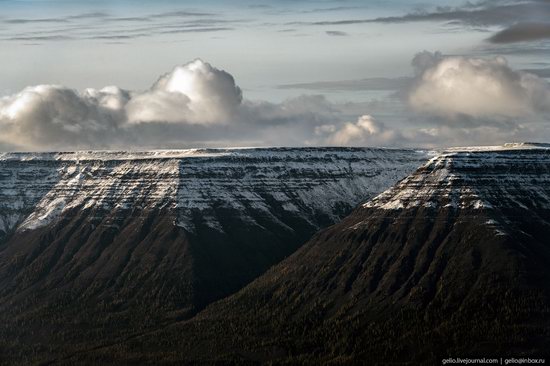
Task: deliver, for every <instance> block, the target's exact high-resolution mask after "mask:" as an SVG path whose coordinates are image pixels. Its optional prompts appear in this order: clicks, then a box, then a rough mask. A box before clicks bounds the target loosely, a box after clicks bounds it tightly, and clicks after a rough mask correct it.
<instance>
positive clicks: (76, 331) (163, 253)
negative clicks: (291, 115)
mask: <svg viewBox="0 0 550 366" xmlns="http://www.w3.org/2000/svg"><path fill="white" fill-rule="evenodd" d="M425 157H426V154H425V153H423V152H415V151H411V150H383V149H339V148H304V149H290V148H288V149H287V148H279V149H242V150H188V151H159V152H132V153H126V152H81V153H60V154H35V155H33V154H7V155H4V156H3V157H2V158H1V159H0V171H2V172H3V175H1V176H2V177H4V179H3V180H0V194H2V195H3V197H4V199H3V201H2V202H4V206H2V207H0V217H3V218H10V219H9V220H8V219H4V220H3V223H4V226H3V229H2V231H3V238H2V239H0V314H1V315H0V320H1V321H2V322H3V323H4V324H5V326H4V327H3V329H2V334H1V335H0V339H1V340H3V342H0V344H2V343H3V344H4V346H3V347H4V349H3V350H1V351H3V352H1V353H2V354H3V355H4V357H6V358H7V359H8V360H10V362H15V360H18V361H19V362H22V363H32V362H35V361H38V360H47V359H49V358H51V357H54V356H58V355H60V354H64V353H70V352H72V351H74V350H78V349H81V348H84V349H87V348H90V347H93V346H94V345H97V344H102V343H104V342H113V341H114V340H117V339H124V338H125V337H131V336H133V335H134V334H139V333H140V332H144V331H146V330H148V329H151V328H156V327H160V326H163V325H164V324H169V323H171V322H173V321H174V320H179V319H186V318H189V317H190V316H192V315H194V314H195V313H196V312H197V311H198V310H200V309H201V308H203V307H204V306H205V305H207V304H208V303H210V302H212V301H214V300H217V299H219V298H222V297H224V296H227V295H228V294H231V293H233V292H235V291H237V290H238V289H239V288H241V287H242V286H244V285H246V284H247V283H249V282H250V281H251V280H253V279H254V278H256V277H257V276H258V275H260V274H261V273H263V272H265V271H266V270H267V269H268V268H269V267H271V266H272V265H274V264H276V263H277V262H279V261H280V260H282V259H283V258H285V257H286V256H288V255H289V254H291V253H292V252H294V251H295V250H296V249H297V248H299V247H300V245H302V244H303V243H304V242H305V241H306V240H307V239H309V237H311V235H312V234H313V233H315V232H316V231H317V230H318V229H319V228H321V227H324V226H328V225H330V224H333V223H334V222H337V221H338V220H339V219H340V218H341V217H343V216H344V215H345V214H347V213H348V212H349V211H350V210H351V209H352V207H354V206H355V205H356V204H357V203H359V202H361V201H363V200H364V199H367V198H369V197H372V196H373V195H374V194H377V193H379V192H381V191H382V190H383V189H385V188H387V187H389V186H391V185H392V184H393V183H394V182H396V181H398V180H399V179H401V178H402V177H404V176H405V175H406V174H408V173H409V172H411V171H413V170H414V169H415V168H416V166H418V165H419V164H420V163H421V162H422V161H423V160H424V159H425ZM37 167H38V168H37ZM29 172H30V173H29ZM23 173H24V174H23ZM44 177H47V179H45V178H44ZM12 187H18V189H15V190H14V189H12ZM27 192H33V195H32V197H31V198H32V199H31V198H29V199H27V198H26V195H27V194H28V193H27Z"/></svg>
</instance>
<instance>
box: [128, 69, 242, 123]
mask: <svg viewBox="0 0 550 366" xmlns="http://www.w3.org/2000/svg"><path fill="white" fill-rule="evenodd" d="M241 101H242V93H241V89H240V88H239V87H238V86H236V85H235V80H234V79H233V77H232V76H231V75H230V74H229V73H227V72H225V71H223V70H218V69H216V68H214V67H212V66H211V65H210V64H208V63H205V62H203V61H201V60H195V61H193V62H191V63H188V64H187V65H184V66H178V67H176V68H174V70H172V72H170V73H168V74H166V75H164V76H162V77H161V78H160V79H159V80H158V81H157V82H156V83H155V85H153V87H152V88H151V89H150V90H149V91H147V92H145V93H142V94H138V95H136V96H135V97H134V98H132V100H131V101H130V102H129V103H128V105H127V111H128V119H129V122H131V123H138V122H174V123H197V124H202V123H210V124H219V123H224V122H227V120H228V119H229V118H230V117H231V116H232V115H234V113H235V112H236V110H237V108H238V107H239V106H240V104H241Z"/></svg>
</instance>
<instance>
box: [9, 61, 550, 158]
mask: <svg viewBox="0 0 550 366" xmlns="http://www.w3.org/2000/svg"><path fill="white" fill-rule="evenodd" d="M412 66H413V68H414V75H413V76H412V77H407V78H394V79H388V80H390V81H391V83H389V84H391V85H390V86H391V87H389V86H387V84H388V82H387V80H386V79H372V80H371V79H369V80H359V82H358V83H353V82H351V81H347V82H335V83H336V84H335V85H333V84H331V83H334V82H331V83H329V85H320V86H318V87H320V88H322V87H324V88H327V87H328V88H330V87H353V88H359V89H360V88H361V87H363V88H373V89H377V88H379V89H381V90H388V91H391V93H390V94H389V95H387V96H386V97H383V98H385V99H380V100H374V101H370V102H353V103H352V102H347V103H340V104H337V103H332V102H330V101H329V100H327V99H326V98H325V97H323V96H320V95H303V96H300V97H297V98H293V99H288V100H285V101H283V102H281V103H270V102H265V101H252V100H247V99H244V98H243V95H242V91H241V89H240V87H239V86H238V85H237V84H236V82H235V80H234V78H233V76H232V75H231V74H229V73H228V72H226V71H223V70H220V69H217V68H215V67H213V66H212V65H210V64H208V63H206V62H204V61H201V60H195V61H193V62H190V63H188V64H185V65H182V66H178V67H176V68H174V69H173V70H172V71H171V72H169V73H167V74H165V75H163V76H161V77H160V78H159V79H158V80H157V81H156V82H155V83H153V84H152V86H151V87H150V88H149V89H147V90H144V91H129V90H123V89H121V88H118V87H116V86H108V87H105V88H103V89H86V90H84V91H81V92H79V91H76V90H73V89H70V88H67V87H63V86H57V85H39V86H32V87H28V88H25V89H24V90H22V91H21V92H19V93H17V94H13V95H9V96H6V97H2V98H0V149H1V150H73V149H105V148H117V149H118V148H137V149H147V148H189V147H224V146H274V145H278V146H281V145H286V146H289V145H291V146H303V145H345V146H428V147H433V146H449V145H464V144H472V143H476V144H498V143H502V142H505V141H512V140H518V139H519V140H533V139H534V140H537V139H542V138H544V137H545V136H546V137H548V136H550V131H549V129H550V128H549V127H548V121H549V120H550V84H549V83H548V82H547V81H545V80H544V79H542V78H541V77H539V76H536V75H534V74H531V73H528V72H525V71H517V70H514V69H513V68H512V67H510V65H509V64H508V63H507V61H506V60H505V59H504V58H502V57H496V58H486V59H483V58H475V57H463V56H452V57H450V56H444V55H442V54H440V53H430V52H426V51H425V52H421V53H419V54H417V55H416V56H415V57H414V59H413V62H412ZM341 83H343V84H344V85H343V86H342V85H340V84H341ZM321 84H322V83H321ZM392 88H393V90H392ZM358 116H360V117H358ZM350 121H352V122H350Z"/></svg>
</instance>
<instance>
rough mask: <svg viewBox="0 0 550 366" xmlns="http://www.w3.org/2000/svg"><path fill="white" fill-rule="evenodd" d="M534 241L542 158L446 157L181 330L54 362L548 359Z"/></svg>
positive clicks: (546, 251) (541, 234) (544, 202)
mask: <svg viewBox="0 0 550 366" xmlns="http://www.w3.org/2000/svg"><path fill="white" fill-rule="evenodd" d="M548 238H550V151H549V150H548V149H542V148H541V149H528V148H521V147H510V149H485V150H474V149H471V150H470V151H453V152H449V153H446V154H442V155H441V156H438V157H436V158H434V159H432V160H431V161H430V162H428V163H427V164H426V165H424V166H423V167H421V168H420V169H418V170H417V171H416V172H415V173H414V174H412V175H410V176H409V177H407V178H406V179H404V180H402V181H401V182H399V184H397V185H396V186H394V187H393V188H391V189H389V190H388V191H386V192H384V193H383V194H381V195H379V196H378V197H376V198H375V199H373V200H371V201H369V202H367V203H365V204H363V205H362V206H360V207H359V208H357V209H356V210H355V211H353V213H352V214H351V215H349V216H348V217H346V218H345V219H344V220H343V221H342V222H340V223H338V224H336V225H334V226H331V227H330V228H328V229H325V230H323V231H321V232H319V233H318V234H316V235H315V236H314V237H313V238H312V239H311V240H310V241H309V242H308V243H307V244H305V245H304V246H302V247H301V248H300V249H299V250H298V251H297V252H296V253H295V254H293V255H292V256H290V257H289V258H287V259H286V260H284V261H283V262H281V263H280V264H278V265H277V266H275V267H274V268H272V269H270V270H269V271H268V272H267V273H265V274H264V275H262V276H261V277H259V278H258V279H256V280H255V281H254V282H252V283H251V284H250V285H248V286H247V287H245V288H244V289H242V290H241V291H239V292H238V293H236V294H235V295H233V296H230V297H228V298H226V299H223V300H221V301H219V302H217V303H214V304H212V305H210V306H208V307H207V308H206V309H205V310H204V311H202V312H201V313H199V314H198V315H197V316H196V317H194V318H193V319H191V320H189V321H184V322H178V323H174V324H172V325H170V326H167V327H166V328H164V329H162V330H159V331H156V332H151V333H148V334H144V335H142V336H140V337H137V338H136V339H132V340H128V341H126V342H121V343H119V344H116V345H112V346H110V347H104V348H100V349H97V350H93V351H88V352H84V353H81V354H76V355H73V356H72V357H69V358H66V359H64V360H62V361H63V362H67V363H71V362H114V363H117V362H139V363H148V364H176V363H177V362H181V361H182V360H185V361H187V362H191V363H193V362H222V363H237V364H239V363H243V364H247V363H255V362H276V363H289V364H300V363H302V364H319V363H328V364H349V363H368V364H379V365H386V364H391V363H395V364H440V363H441V359H443V358H447V357H497V358H500V357H507V356H508V357H531V358H536V357H541V356H546V357H548V356H550V354H549V351H548V344H550V299H549V294H550V292H549V291H550V242H549V241H548ZM63 362H62V363H63Z"/></svg>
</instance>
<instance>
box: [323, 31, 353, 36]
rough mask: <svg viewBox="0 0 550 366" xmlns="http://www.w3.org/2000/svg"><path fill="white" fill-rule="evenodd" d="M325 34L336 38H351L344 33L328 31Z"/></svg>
mask: <svg viewBox="0 0 550 366" xmlns="http://www.w3.org/2000/svg"><path fill="white" fill-rule="evenodd" d="M325 33H326V34H327V35H329V36H336V37H345V36H349V34H348V33H346V32H342V31H326V32H325Z"/></svg>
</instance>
